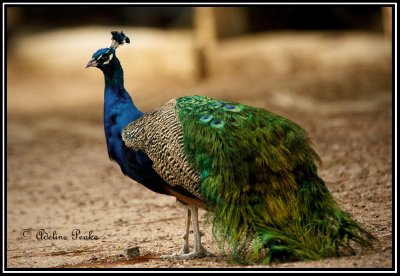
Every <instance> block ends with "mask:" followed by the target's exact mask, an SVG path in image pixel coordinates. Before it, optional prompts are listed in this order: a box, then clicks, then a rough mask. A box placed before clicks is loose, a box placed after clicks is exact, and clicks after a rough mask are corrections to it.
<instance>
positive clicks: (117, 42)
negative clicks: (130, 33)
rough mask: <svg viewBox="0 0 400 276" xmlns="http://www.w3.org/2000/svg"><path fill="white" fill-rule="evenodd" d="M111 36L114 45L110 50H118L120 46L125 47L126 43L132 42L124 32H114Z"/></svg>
mask: <svg viewBox="0 0 400 276" xmlns="http://www.w3.org/2000/svg"><path fill="white" fill-rule="evenodd" d="M111 35H112V37H111V40H112V43H111V46H110V48H113V49H114V50H116V49H117V48H118V47H119V46H121V45H123V44H124V43H125V42H126V43H128V44H129V43H130V42H131V40H130V39H129V37H127V36H126V35H125V34H124V33H123V32H122V31H121V32H117V31H112V32H111Z"/></svg>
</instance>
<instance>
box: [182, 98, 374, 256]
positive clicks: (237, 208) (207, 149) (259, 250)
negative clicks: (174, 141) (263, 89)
mask: <svg viewBox="0 0 400 276" xmlns="http://www.w3.org/2000/svg"><path fill="white" fill-rule="evenodd" d="M176 110H177V112H178V114H179V119H180V120H181V123H182V126H183V130H184V147H185V153H186V154H187V157H188V160H189V162H190V163H191V164H193V165H194V166H195V167H196V168H197V169H198V171H199V172H200V193H201V195H202V196H203V199H204V201H205V202H206V205H207V206H208V209H209V210H211V211H212V212H210V213H209V216H210V218H211V220H212V223H213V234H214V237H215V238H216V239H217V240H218V241H219V243H220V244H221V246H222V247H223V248H225V245H228V248H229V250H230V251H231V253H232V255H233V256H234V258H235V260H237V261H240V262H244V263H254V262H263V263H269V262H271V261H273V260H276V261H280V260H292V259H293V260H316V259H320V258H324V257H330V256H338V255H339V254H340V252H342V251H347V252H352V248H351V244H350V241H351V240H353V241H355V242H356V243H358V244H360V245H362V246H369V245H371V242H370V240H371V235H370V234H368V233H367V232H366V231H365V230H364V229H363V228H361V227H360V226H359V225H358V224H357V223H356V222H355V221H354V220H352V219H351V218H350V216H349V215H348V214H346V213H345V212H343V211H341V210H340V209H339V208H338V206H337V205H336V203H335V201H334V199H333V197H332V195H331V194H330V192H329V191H328V189H327V188H326V186H325V184H324V182H323V180H322V179H321V178H319V177H318V175H317V167H316V163H318V162H319V157H318V155H317V154H316V153H315V151H314V150H313V149H312V147H311V143H310V141H309V139H308V137H307V135H306V133H305V131H304V130H303V129H302V128H301V127H299V126H298V125H297V124H295V123H294V122H292V121H290V120H288V119H285V118H283V117H281V116H278V115H276V114H274V113H271V112H268V111H265V110H263V109H259V108H255V107H250V106H245V105H240V104H235V103H228V102H223V101H219V100H215V99H211V98H208V97H202V96H191V97H183V98H179V99H177V103H176Z"/></svg>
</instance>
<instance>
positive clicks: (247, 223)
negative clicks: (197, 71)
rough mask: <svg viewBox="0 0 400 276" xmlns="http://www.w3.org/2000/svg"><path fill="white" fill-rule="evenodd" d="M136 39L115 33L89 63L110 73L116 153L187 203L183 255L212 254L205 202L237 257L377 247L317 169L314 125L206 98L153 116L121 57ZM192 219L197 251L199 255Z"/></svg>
mask: <svg viewBox="0 0 400 276" xmlns="http://www.w3.org/2000/svg"><path fill="white" fill-rule="evenodd" d="M124 42H127V43H129V38H127V37H126V36H125V35H124V33H123V32H112V45H111V47H110V48H103V49H100V50H98V51H97V52H95V53H94V54H93V57H92V59H91V60H90V61H89V63H88V64H87V66H86V67H91V66H93V67H97V68H99V69H100V70H102V71H103V73H104V77H105V92H104V129H105V135H106V141H107V149H108V154H109V157H110V158H111V159H112V160H115V161H116V162H117V163H118V164H119V165H120V167H121V170H122V172H123V173H124V174H125V175H127V176H129V177H130V178H132V179H134V180H136V181H137V182H139V183H141V184H143V185H144V186H146V187H147V188H149V189H150V190H152V191H154V192H157V193H161V194H167V195H172V196H175V197H176V198H177V200H178V201H179V202H181V203H183V204H184V206H186V225H185V227H186V228H185V230H186V231H185V234H184V236H183V238H184V242H183V246H182V252H181V254H180V255H171V256H173V257H177V258H189V257H202V256H207V255H208V254H209V253H208V252H207V251H206V250H205V249H204V248H203V247H202V245H201V234H200V231H199V226H198V208H204V209H205V210H207V211H208V214H209V215H210V216H209V217H210V219H211V221H212V223H213V234H214V237H215V238H216V240H217V241H218V242H219V244H220V245H222V246H223V247H225V246H226V245H228V248H229V252H230V254H231V255H232V256H233V257H234V259H236V260H238V261H241V262H246V263H254V262H263V263H269V262H270V261H272V260H277V261H279V260H284V259H286V260H315V259H320V258H323V257H329V256H338V255H339V254H340V253H341V252H353V249H352V247H351V242H350V241H353V242H355V243H358V244H360V245H361V246H370V245H371V239H372V236H371V235H370V234H369V233H368V232H367V231H365V230H364V229H363V228H362V227H361V226H359V225H358V224H357V223H356V222H355V221H354V220H352V219H351V218H350V216H349V215H348V214H347V213H346V212H344V211H342V210H340V209H339V207H338V206H337V204H336V203H335V201H334V199H333V197H332V195H331V194H330V192H329V191H328V189H327V187H326V186H325V184H324V182H323V180H322V179H321V178H320V177H319V176H318V175H317V167H316V163H318V162H319V157H318V155H317V154H316V152H315V151H314V150H313V149H312V147H311V143H310V141H309V138H308V137H307V135H306V133H305V131H304V130H303V129H302V128H301V127H300V126H298V125H297V124H295V123H294V122H292V121H290V120H288V119H285V118H283V117H281V116H278V115H276V114H274V113H272V112H268V111H266V110H263V109H260V108H255V107H251V106H246V105H242V104H237V103H232V102H226V101H221V100H216V99H212V98H209V97H204V96H187V97H181V98H177V99H173V100H171V101H169V102H168V103H166V104H165V105H163V106H161V107H158V108H156V109H154V110H153V111H150V112H148V113H143V112H141V111H139V110H138V109H137V107H136V106H135V105H134V103H133V101H132V99H131V97H130V96H129V94H128V92H127V91H126V90H125V88H124V82H123V70H122V67H121V64H120V62H119V60H118V58H117V56H116V52H115V51H116V48H117V47H118V46H119V45H122V44H124ZM191 217H192V221H193V228H194V236H195V243H194V250H193V252H191V253H189V247H188V234H189V225H190V220H191Z"/></svg>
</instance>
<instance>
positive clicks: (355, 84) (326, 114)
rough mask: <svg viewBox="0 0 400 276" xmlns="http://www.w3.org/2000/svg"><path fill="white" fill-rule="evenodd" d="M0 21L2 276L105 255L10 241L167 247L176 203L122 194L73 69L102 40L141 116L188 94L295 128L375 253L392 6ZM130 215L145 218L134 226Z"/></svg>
mask: <svg viewBox="0 0 400 276" xmlns="http://www.w3.org/2000/svg"><path fill="white" fill-rule="evenodd" d="M5 16H6V22H7V33H6V42H7V44H6V45H5V46H6V54H7V72H6V80H7V91H6V96H7V171H8V174H7V194H8V197H7V199H8V201H7V207H8V209H7V214H8V216H7V222H8V223H7V234H8V242H9V243H8V247H7V250H8V253H9V256H11V257H10V258H9V259H8V265H9V266H17V267H18V266H62V265H65V263H66V262H68V261H67V259H65V258H66V257H69V259H68V260H74V261H78V262H81V261H85V260H86V261H87V260H88V259H89V258H90V254H92V253H93V252H97V253H98V254H103V253H99V252H105V251H104V249H107V250H109V249H110V248H111V247H110V245H109V243H106V244H104V243H100V242H99V243H95V242H93V243H90V244H89V243H86V244H83V243H82V244H79V243H71V242H69V243H65V244H63V245H62V247H60V243H51V242H49V243H46V242H45V241H44V242H41V243H37V242H34V241H33V240H32V241H23V242H22V241H20V240H18V238H19V233H20V229H24V228H33V229H35V228H39V227H47V228H48V229H57V230H58V232H63V231H64V232H65V231H69V230H71V228H72V227H74V228H76V227H81V228H82V229H85V227H86V230H89V228H88V227H91V228H90V229H92V230H95V231H96V233H97V234H98V235H100V236H101V237H107V239H106V241H107V242H110V241H111V242H115V243H114V245H113V247H112V249H115V250H117V251H116V252H117V253H118V252H119V253H120V252H121V250H122V249H121V248H122V247H123V246H124V245H125V244H126V242H127V241H130V240H132V239H134V238H138V239H139V237H140V235H141V234H143V235H144V236H145V237H146V239H143V241H142V243H141V252H142V249H143V250H144V251H146V250H148V251H149V252H151V254H156V253H155V252H154V251H151V250H153V248H155V242H160V241H162V239H163V238H164V239H165V240H164V243H163V245H161V247H160V245H159V244H158V245H157V246H158V247H157V248H161V253H163V254H170V253H171V252H170V251H171V250H172V248H175V247H176V248H179V242H180V236H179V235H180V234H179V232H177V231H176V230H175V225H176V223H181V224H182V225H183V217H182V221H181V222H174V223H171V225H169V224H168V223H169V222H165V217H167V218H168V217H173V216H174V215H175V216H176V217H178V218H179V219H181V218H180V217H181V216H180V211H179V209H174V208H175V207H172V206H175V204H174V202H175V201H174V199H172V198H170V197H163V196H159V195H157V194H154V193H152V192H150V191H148V190H146V189H145V188H143V187H141V186H140V185H133V184H132V181H130V180H128V179H127V178H125V177H123V176H122V174H121V172H120V170H119V168H118V166H117V165H116V164H115V163H112V162H110V160H109V159H108V156H107V151H106V145H105V139H104V131H103V126H102V116H103V93H104V92H103V91H104V79H103V75H102V72H101V71H100V70H98V69H96V68H89V69H85V65H86V64H87V62H88V61H89V59H90V58H91V56H92V54H93V53H94V52H95V51H96V50H98V49H99V48H104V47H109V46H110V42H111V41H110V38H111V35H110V32H111V31H113V30H118V31H120V30H122V31H124V33H125V34H126V35H127V36H129V37H130V39H131V43H130V44H126V45H124V46H123V47H120V48H119V49H118V53H117V55H118V57H119V59H120V61H121V63H122V66H123V68H124V73H125V88H126V89H127V90H128V91H129V92H130V94H131V96H132V98H133V100H134V102H135V104H136V106H137V107H138V108H139V109H141V110H142V111H145V112H146V111H149V110H151V109H153V108H155V107H157V106H160V105H162V104H164V103H165V102H167V101H169V100H170V99H171V98H175V97H179V96H183V95H195V94H200V95H207V96H211V97H215V98H220V99H225V100H231V101H235V102H241V103H243V104H248V105H254V106H258V107H262V108H265V109H268V110H270V111H273V112H276V113H279V114H281V115H284V116H286V117H288V118H290V119H292V120H294V121H295V122H297V123H299V124H300V125H302V126H303V127H304V128H305V129H306V130H307V131H308V132H309V134H310V136H311V138H312V140H313V141H314V145H315V147H316V150H317V152H318V153H319V154H320V155H321V158H322V160H323V166H322V167H321V175H322V176H323V178H324V179H325V181H326V182H327V185H328V187H329V188H330V190H331V191H332V192H333V194H334V196H335V198H337V199H338V201H339V203H340V204H341V205H342V206H344V208H346V210H349V211H351V214H352V215H354V216H355V218H356V219H358V220H359V221H361V222H362V223H365V224H366V225H367V228H368V229H370V230H371V231H373V233H374V234H376V235H377V236H378V237H379V238H380V240H381V242H382V243H383V244H385V246H386V247H385V248H389V247H388V246H389V245H390V242H391V211H390V210H391V186H390V183H391V179H392V175H391V170H392V163H391V160H392V159H391V152H392V151H391V147H392V138H391V137H392V124H391V122H392V8H391V7H382V6H380V5H292V6H289V5H257V6H241V7H228V6H220V7H190V6H173V7H168V6H160V7H157V6H101V5H66V6H59V5H52V6H29V5H27V6H18V5H13V6H6V7H5ZM135 202H136V203H137V204H136V205H135V204H133V203H135ZM154 204H155V205H154ZM143 206H147V207H148V208H147V209H143V210H144V211H143V212H146V214H148V216H142V215H141V214H139V213H137V212H138V211H137V210H139V209H140V208H142V207H143ZM149 206H150V207H149ZM360 206H361V207H360ZM111 207H112V208H111ZM143 208H144V207H143ZM148 218H153V221H156V220H157V219H160V221H162V219H161V218H163V219H164V222H161V223H160V227H159V228H158V229H159V231H156V232H154V233H153V232H152V233H149V229H148V228H146V226H147V225H148V221H147V220H146V219H148ZM132 221H134V222H135V224H134V225H132V224H131V222H132ZM110 225H111V227H110ZM140 225H142V226H143V229H142V228H140V227H142V226H140ZM179 225H180V224H179ZM112 226H118V227H112ZM168 227H169V228H168ZM116 228H117V229H121V231H120V232H115V231H117V230H115V229H116ZM72 229H73V228H72ZM169 230H171V231H169ZM118 231H119V230H118ZM163 231H164V236H162V235H163ZM168 231H169V233H176V237H175V236H173V237H172V236H168V235H167V234H165V232H168ZM160 233H161V234H160ZM155 235H159V236H155ZM178 236H179V237H178ZM173 242H176V244H173ZM171 243H172V244H171ZM163 246H170V247H171V248H167V249H165V250H164V251H163ZM38 247H40V248H41V250H39V251H38V250H37V249H38ZM76 248H80V249H79V250H80V251H79V252H81V253H79V254H78V253H76V254H74V255H73V257H71V255H69V256H64V255H65V254H64V255H63V253H62V252H64V253H65V252H70V251H71V250H76ZM82 248H83V249H82ZM23 252H25V253H23ZM26 252H30V253H29V254H28V255H27V253H26ZM43 252H44V253H43ZM60 252H61V253H60ZM85 252H91V253H85ZM382 252H383V253H382ZM385 252H386V253H385ZM97 253H96V254H97ZM117 253H116V254H117ZM119 253H118V254H119ZM375 253H376V252H375ZM390 253H391V250H390V252H389V251H384V250H383V251H379V253H376V254H377V255H376V256H375V255H374V257H373V258H374V261H376V266H386V265H389V263H388V262H390V258H388V256H389V255H388V254H390ZM46 254H47V255H46ZM88 254H89V255H88ZM104 254H105V253H104ZM385 254H386V255H385ZM43 256H45V257H43ZM54 256H58V257H54ZM63 256H64V259H63ZM107 256H108V255H107ZM382 256H383V257H382ZM103 257H104V256H103ZM71 258H72V259H71ZM105 258H106V257H105ZM362 262H364V263H365V265H366V266H369V265H370V264H374V265H375V263H374V262H373V261H371V259H368V258H363V259H362ZM203 265H204V263H201V264H200V266H203ZM348 265H349V266H356V265H354V263H353V262H350V263H349V264H348ZM357 265H359V264H357ZM361 266H362V265H361ZM334 267H337V266H336V265H334Z"/></svg>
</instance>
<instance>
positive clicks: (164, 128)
mask: <svg viewBox="0 0 400 276" xmlns="http://www.w3.org/2000/svg"><path fill="white" fill-rule="evenodd" d="M122 140H123V142H124V143H125V145H126V146H127V147H128V148H130V149H132V150H136V151H137V150H140V151H142V152H144V153H145V154H147V155H148V157H149V158H150V159H151V160H152V162H153V164H152V167H153V169H154V170H155V171H156V172H157V174H159V175H160V176H161V178H163V179H164V180H165V181H166V182H167V183H168V184H170V185H171V186H172V187H173V188H176V189H172V190H171V189H169V191H168V192H169V193H170V194H172V195H173V196H176V197H177V198H178V199H181V200H182V201H184V202H186V203H189V204H190V203H192V202H187V200H186V199H185V198H182V197H181V196H180V194H179V192H177V191H179V189H178V188H179V187H182V188H183V189H185V190H186V191H188V192H189V193H191V194H193V195H194V196H195V197H196V198H198V199H201V198H202V197H201V195H200V193H199V186H198V184H199V174H198V171H197V170H196V168H195V167H194V166H192V165H191V164H189V162H188V160H187V157H186V155H185V152H184V149H183V147H184V145H183V129H182V125H181V123H180V121H179V118H178V114H177V112H176V110H175V100H171V101H169V102H168V103H166V104H165V105H163V106H161V107H158V108H156V109H154V110H152V111H150V112H148V113H146V114H144V115H143V116H142V117H140V118H139V119H137V120H136V121H134V122H132V123H130V124H128V125H127V126H126V127H125V128H124V129H123V131H122ZM196 205H198V204H196Z"/></svg>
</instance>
